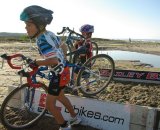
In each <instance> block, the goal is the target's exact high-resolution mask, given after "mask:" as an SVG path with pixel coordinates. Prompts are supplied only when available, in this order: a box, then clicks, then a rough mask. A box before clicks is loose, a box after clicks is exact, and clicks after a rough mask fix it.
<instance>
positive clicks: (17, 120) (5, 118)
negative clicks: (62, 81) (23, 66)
mask: <svg viewBox="0 0 160 130" xmlns="http://www.w3.org/2000/svg"><path fill="white" fill-rule="evenodd" d="M28 88H29V89H28ZM30 88H32V87H30V86H29V84H28V83H26V84H23V85H21V86H20V87H17V88H15V89H14V90H13V91H12V92H11V93H10V94H9V95H8V96H7V97H6V98H5V99H4V101H3V103H2V106H1V121H2V124H3V125H4V126H5V127H6V128H8V129H24V128H28V127H31V126H32V125H34V124H35V123H36V122H37V121H39V120H40V118H41V117H42V116H43V115H44V114H45V112H46V109H41V112H39V113H34V112H33V109H37V108H33V106H32V107H30V108H29V105H30V102H31V101H30V100H31V98H27V99H28V100H29V101H28V102H27V101H25V99H26V98H25V96H26V93H25V92H26V90H31V89H30ZM37 89H40V91H44V92H47V86H46V85H44V84H42V86H41V87H40V88H36V90H37ZM29 92H30V93H28V94H29V96H28V97H31V91H29ZM37 93H38V92H37ZM35 94H36V92H35ZM19 96H20V100H17V99H18V97H19ZM34 97H35V96H34ZM13 102H14V103H13ZM33 102H34V100H33Z"/></svg>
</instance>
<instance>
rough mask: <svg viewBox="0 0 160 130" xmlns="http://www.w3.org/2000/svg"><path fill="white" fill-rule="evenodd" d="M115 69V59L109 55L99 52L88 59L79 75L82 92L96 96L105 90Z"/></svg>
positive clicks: (78, 80) (78, 79) (78, 83)
mask: <svg viewBox="0 0 160 130" xmlns="http://www.w3.org/2000/svg"><path fill="white" fill-rule="evenodd" d="M114 69H115V64H114V61H113V59H112V58H111V57H110V56H108V55H105V54H99V55H96V56H93V57H92V58H90V59H88V60H87V61H86V62H85V63H84V64H83V68H82V69H81V70H80V71H79V73H78V77H77V86H79V90H80V92H81V93H83V94H84V95H86V96H94V95H96V94H98V93H100V92H101V91H103V90H104V89H105V88H106V87H107V86H108V84H109V83H110V81H111V80H112V78H113V74H114Z"/></svg>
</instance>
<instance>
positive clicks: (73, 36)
mask: <svg viewBox="0 0 160 130" xmlns="http://www.w3.org/2000/svg"><path fill="white" fill-rule="evenodd" d="M65 33H68V35H67V37H66V41H65V43H66V44H67V47H68V51H69V53H70V52H72V51H73V50H74V45H73V43H74V42H75V41H79V40H84V43H85V40H86V39H85V38H84V36H83V35H81V34H79V33H77V32H75V31H74V30H71V29H70V28H69V27H63V28H62V31H61V32H57V34H58V35H61V34H63V36H64V35H65ZM92 46H93V50H94V53H93V56H95V55H97V54H98V44H97V43H96V42H94V41H92ZM72 59H73V57H72V55H69V59H68V60H69V62H71V61H72Z"/></svg>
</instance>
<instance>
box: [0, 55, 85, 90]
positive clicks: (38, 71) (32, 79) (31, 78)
mask: <svg viewBox="0 0 160 130" xmlns="http://www.w3.org/2000/svg"><path fill="white" fill-rule="evenodd" d="M1 57H2V58H3V59H5V60H7V63H8V65H9V66H10V67H11V68H12V69H19V70H20V69H22V66H15V65H14V64H12V59H14V58H17V57H24V56H23V55H22V54H14V55H10V56H8V55H6V54H3V55H1ZM2 66H3V65H2ZM66 66H68V67H70V68H72V71H71V78H70V79H71V80H70V84H69V85H73V84H74V82H73V81H74V69H75V68H78V69H83V67H82V66H80V65H77V64H74V63H66ZM47 70H48V67H47V66H40V67H39V68H33V70H32V71H30V72H24V71H23V70H21V71H19V72H18V74H19V75H20V76H21V75H22V76H23V77H26V78H27V82H28V83H29V85H30V86H32V87H34V88H37V87H40V86H41V84H39V83H38V81H37V78H36V77H37V76H39V77H40V78H44V79H47V80H50V79H51V78H52V75H51V73H50V72H49V73H48V74H45V73H43V71H47Z"/></svg>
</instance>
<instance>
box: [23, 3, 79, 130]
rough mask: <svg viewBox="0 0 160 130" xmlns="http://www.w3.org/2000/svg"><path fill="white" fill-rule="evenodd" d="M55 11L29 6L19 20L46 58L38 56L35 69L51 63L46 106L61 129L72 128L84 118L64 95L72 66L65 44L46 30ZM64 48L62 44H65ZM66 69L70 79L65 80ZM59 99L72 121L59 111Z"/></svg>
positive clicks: (33, 64) (68, 129)
mask: <svg viewBox="0 0 160 130" xmlns="http://www.w3.org/2000/svg"><path fill="white" fill-rule="evenodd" d="M52 14H53V11H51V10H48V9H45V8H43V7H41V6H37V5H32V6H28V7H26V8H25V9H24V10H23V11H22V13H21V15H20V20H22V21H24V22H25V24H26V26H25V29H26V31H27V34H28V36H29V37H30V38H31V39H33V38H35V39H36V44H37V47H38V50H39V52H40V55H41V56H43V59H36V60H34V61H32V62H31V63H30V66H32V68H34V67H38V66H49V68H50V71H51V73H52V75H53V77H52V79H51V80H50V83H49V87H48V94H47V99H46V109H48V110H49V111H50V113H51V114H52V115H53V116H54V118H55V120H56V121H57V123H58V124H59V125H60V129H59V130H70V129H71V125H74V124H79V123H80V122H81V119H80V118H78V117H77V116H76V113H75V112H74V109H73V107H72V105H71V102H70V101H69V99H68V98H67V97H66V96H65V95H64V92H63V88H65V87H66V84H67V82H68V81H67V80H69V79H68V78H67V77H70V75H69V73H70V72H69V69H68V67H66V66H65V58H64V54H63V52H62V49H61V47H62V46H63V44H62V43H61V41H60V39H59V38H58V37H57V36H56V35H55V34H54V33H53V32H50V31H48V30H46V26H47V25H48V24H50V23H51V21H52V19H53V16H52ZM62 48H63V47H62ZM64 72H65V73H67V75H65V76H66V77H65V78H66V79H67V80H63V79H64V77H63V76H64V75H63V74H64ZM57 100H58V101H60V102H61V103H62V104H63V105H64V106H65V107H66V108H67V109H68V111H69V113H70V115H71V120H70V121H69V123H68V122H67V121H65V120H64V117H63V116H62V114H61V112H60V110H59V109H58V107H57V106H56V101H57Z"/></svg>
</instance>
